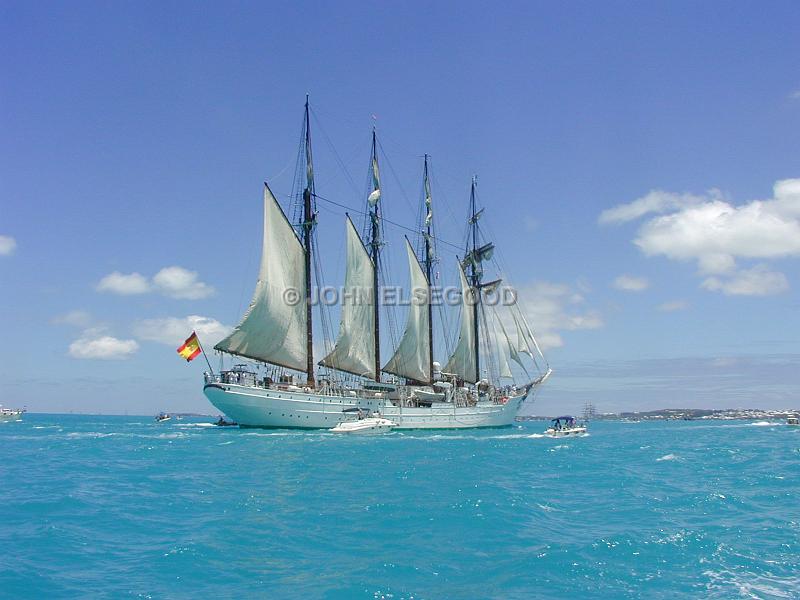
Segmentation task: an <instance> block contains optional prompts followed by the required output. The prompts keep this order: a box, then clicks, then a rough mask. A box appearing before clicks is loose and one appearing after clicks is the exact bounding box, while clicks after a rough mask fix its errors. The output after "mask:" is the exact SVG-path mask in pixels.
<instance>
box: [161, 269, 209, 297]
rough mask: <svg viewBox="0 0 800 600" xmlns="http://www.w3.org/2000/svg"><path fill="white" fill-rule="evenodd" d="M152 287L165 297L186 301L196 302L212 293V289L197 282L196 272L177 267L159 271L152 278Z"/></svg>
mask: <svg viewBox="0 0 800 600" xmlns="http://www.w3.org/2000/svg"><path fill="white" fill-rule="evenodd" d="M153 285H154V286H155V288H156V289H157V290H159V291H160V292H161V293H162V294H164V295H165V296H169V297H171V298H180V299H186V300H198V299H200V298H206V297H207V296H210V295H211V294H213V293H214V288H212V287H211V286H210V285H208V284H206V283H203V282H202V281H198V279H197V272H195V271H189V270H188V269H184V268H183V267H177V266H174V267H165V268H163V269H161V270H160V271H159V272H158V273H156V274H155V276H154V277H153Z"/></svg>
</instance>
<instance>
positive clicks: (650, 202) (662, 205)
mask: <svg viewBox="0 0 800 600" xmlns="http://www.w3.org/2000/svg"><path fill="white" fill-rule="evenodd" d="M708 197H711V198H715V199H719V200H721V199H722V194H721V192H720V191H719V190H716V189H712V190H709V192H708ZM706 199H707V197H704V196H695V195H694V194H674V193H672V192H665V191H663V190H652V191H651V192H649V193H648V194H647V195H646V196H642V197H641V198H639V199H637V200H634V201H633V202H630V203H628V204H619V205H617V206H615V207H613V208H609V209H606V210H604V211H603V212H601V213H600V217H599V218H598V219H597V220H598V222H599V223H600V224H601V225H615V224H619V223H627V222H628V221H634V220H636V219H638V218H640V217H643V216H645V215H647V214H650V213H656V214H662V213H665V212H671V211H674V210H678V209H682V208H685V207H689V206H694V205H697V204H702V203H703V202H704V201H706Z"/></svg>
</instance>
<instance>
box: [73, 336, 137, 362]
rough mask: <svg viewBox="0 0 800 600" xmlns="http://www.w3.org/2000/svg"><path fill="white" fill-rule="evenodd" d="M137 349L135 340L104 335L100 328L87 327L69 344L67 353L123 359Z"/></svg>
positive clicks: (90, 357)
mask: <svg viewBox="0 0 800 600" xmlns="http://www.w3.org/2000/svg"><path fill="white" fill-rule="evenodd" d="M138 349H139V344H137V343H136V340H120V339H118V338H115V337H112V336H110V335H105V333H104V331H103V330H102V329H87V330H86V331H84V332H83V333H82V334H81V337H80V338H78V339H77V340H75V341H74V342H72V343H71V344H70V345H69V355H70V356H71V357H72V358H80V359H87V358H88V359H98V360H124V359H126V358H130V357H131V356H133V355H134V354H135V353H136V351H137V350H138Z"/></svg>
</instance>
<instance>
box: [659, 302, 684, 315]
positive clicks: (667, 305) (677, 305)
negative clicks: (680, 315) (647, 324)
mask: <svg viewBox="0 0 800 600" xmlns="http://www.w3.org/2000/svg"><path fill="white" fill-rule="evenodd" d="M687 308H689V303H688V302H686V300H670V301H669V302H664V303H663V304H659V305H658V310H661V311H664V312H675V311H676V310H686V309H687Z"/></svg>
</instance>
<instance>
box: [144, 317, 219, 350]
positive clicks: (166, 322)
mask: <svg viewBox="0 0 800 600" xmlns="http://www.w3.org/2000/svg"><path fill="white" fill-rule="evenodd" d="M231 329H233V328H232V327H230V326H228V325H223V324H222V323H220V322H219V321H217V320H216V319H212V318H210V317H201V316H199V315H189V316H188V317H182V318H178V317H166V318H162V319H143V320H141V321H137V322H136V323H134V325H133V334H134V335H135V336H136V337H138V338H139V339H141V340H147V341H151V342H158V343H159V344H167V345H175V346H178V345H180V344H181V343H182V342H183V341H184V340H185V339H186V338H187V337H189V335H190V334H191V333H192V331H195V332H197V335H198V337H199V338H200V343H201V344H203V346H204V347H206V348H211V347H213V346H214V344H216V343H217V342H219V341H220V340H221V339H222V338H224V337H225V336H226V335H228V333H230V331H231Z"/></svg>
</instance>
